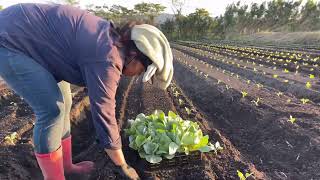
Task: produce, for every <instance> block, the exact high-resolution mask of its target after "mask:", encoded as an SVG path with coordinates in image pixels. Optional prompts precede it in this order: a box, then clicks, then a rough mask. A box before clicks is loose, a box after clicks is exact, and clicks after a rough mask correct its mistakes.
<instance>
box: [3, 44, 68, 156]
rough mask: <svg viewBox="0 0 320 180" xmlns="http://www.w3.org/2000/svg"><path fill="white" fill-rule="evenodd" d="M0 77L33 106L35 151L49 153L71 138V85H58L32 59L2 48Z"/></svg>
mask: <svg viewBox="0 0 320 180" xmlns="http://www.w3.org/2000/svg"><path fill="white" fill-rule="evenodd" d="M0 76H1V77H2V78H3V79H4V81H5V82H6V83H7V85H8V86H9V87H10V88H11V89H12V90H14V91H15V93H16V94H18V95H20V96H21V97H23V98H24V100H25V101H26V102H27V103H28V104H29V105H30V106H31V107H32V109H33V111H34V113H35V115H36V122H35V126H34V129H33V142H34V149H35V152H37V153H40V154H46V153H50V152H53V151H55V150H57V149H58V148H59V147H60V146H61V139H64V138H67V137H69V136H70V110H71V105H72V96H71V90H70V84H69V83H67V82H65V81H61V82H59V83H57V81H56V80H55V78H54V77H53V75H52V74H51V73H50V72H48V71H47V70H46V69H45V68H43V67H42V66H41V65H39V64H38V63H37V62H36V61H34V60H33V59H32V58H30V57H28V56H26V55H23V54H20V53H16V52H13V51H10V50H7V49H5V48H0Z"/></svg>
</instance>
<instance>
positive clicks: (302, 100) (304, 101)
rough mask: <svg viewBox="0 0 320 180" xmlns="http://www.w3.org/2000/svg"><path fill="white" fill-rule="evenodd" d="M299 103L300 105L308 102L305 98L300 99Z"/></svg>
mask: <svg viewBox="0 0 320 180" xmlns="http://www.w3.org/2000/svg"><path fill="white" fill-rule="evenodd" d="M300 101H301V102H302V104H307V103H308V102H309V101H310V100H309V99H306V98H302V99H300Z"/></svg>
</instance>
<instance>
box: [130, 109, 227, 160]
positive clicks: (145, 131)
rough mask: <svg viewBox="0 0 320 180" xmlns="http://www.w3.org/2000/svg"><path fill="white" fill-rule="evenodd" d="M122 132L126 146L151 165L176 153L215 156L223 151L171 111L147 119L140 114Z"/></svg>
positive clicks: (194, 124) (198, 128)
mask: <svg viewBox="0 0 320 180" xmlns="http://www.w3.org/2000/svg"><path fill="white" fill-rule="evenodd" d="M124 131H125V134H126V135H127V136H128V137H129V147H130V148H132V149H134V150H136V151H137V152H138V153H139V156H140V157H141V158H144V159H146V160H147V161H148V162H150V163H159V162H161V161H162V159H164V158H166V159H172V158H174V157H175V154H176V153H185V154H187V155H188V154H189V153H190V152H193V151H201V152H209V151H214V152H216V153H217V152H218V151H219V150H222V149H223V148H222V147H221V145H220V143H219V142H217V143H215V144H211V143H210V142H209V136H207V135H206V136H204V135H203V134H202V131H201V129H200V126H199V124H198V123H197V122H193V121H188V120H183V119H182V118H181V117H180V116H178V115H177V114H175V113H173V112H172V111H169V113H168V116H166V115H165V114H164V112H163V111H159V110H156V111H155V112H154V113H153V114H150V115H148V116H146V115H144V114H142V113H141V114H139V115H138V116H137V117H136V119H135V120H130V121H129V128H127V129H125V130H124Z"/></svg>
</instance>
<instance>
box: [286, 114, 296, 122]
mask: <svg viewBox="0 0 320 180" xmlns="http://www.w3.org/2000/svg"><path fill="white" fill-rule="evenodd" d="M288 121H289V122H291V123H292V124H293V123H295V122H296V118H294V117H292V116H291V115H290V118H289V120H288Z"/></svg>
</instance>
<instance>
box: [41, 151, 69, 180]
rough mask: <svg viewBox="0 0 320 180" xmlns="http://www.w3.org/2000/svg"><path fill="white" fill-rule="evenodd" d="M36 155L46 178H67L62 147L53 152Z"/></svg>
mask: <svg viewBox="0 0 320 180" xmlns="http://www.w3.org/2000/svg"><path fill="white" fill-rule="evenodd" d="M35 155H36V158H37V161H38V164H39V166H40V169H41V171H42V175H43V177H44V180H65V178H64V171H63V158H62V148H61V147H60V148H59V149H58V150H56V151H54V152H52V153H48V154H38V153H35Z"/></svg>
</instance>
